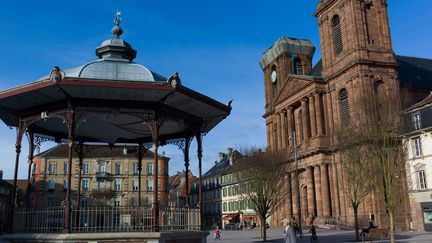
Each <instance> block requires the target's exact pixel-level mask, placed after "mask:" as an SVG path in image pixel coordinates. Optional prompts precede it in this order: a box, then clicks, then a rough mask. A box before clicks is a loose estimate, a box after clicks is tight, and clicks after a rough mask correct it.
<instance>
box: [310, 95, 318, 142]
mask: <svg viewBox="0 0 432 243" xmlns="http://www.w3.org/2000/svg"><path fill="white" fill-rule="evenodd" d="M308 100H309V118H310V126H311V133H312V134H311V136H312V137H315V136H316V135H317V123H316V120H317V119H316V113H315V102H314V97H313V96H312V95H311V96H309V97H308Z"/></svg>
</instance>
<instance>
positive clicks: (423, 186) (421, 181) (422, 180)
mask: <svg viewBox="0 0 432 243" xmlns="http://www.w3.org/2000/svg"><path fill="white" fill-rule="evenodd" d="M417 176H418V183H419V189H420V190H423V189H426V177H425V172H424V170H420V171H418V172H417Z"/></svg>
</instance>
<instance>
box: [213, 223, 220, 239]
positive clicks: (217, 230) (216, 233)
mask: <svg viewBox="0 0 432 243" xmlns="http://www.w3.org/2000/svg"><path fill="white" fill-rule="evenodd" d="M214 238H215V240H220V230H219V226H216V231H215V234H214Z"/></svg>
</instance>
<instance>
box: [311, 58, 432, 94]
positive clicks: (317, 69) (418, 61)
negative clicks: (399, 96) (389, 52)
mask: <svg viewBox="0 0 432 243" xmlns="http://www.w3.org/2000/svg"><path fill="white" fill-rule="evenodd" d="M396 61H397V63H398V65H399V68H398V76H399V82H400V85H401V86H402V87H409V88H421V89H432V59H427V58H419V57H408V56H399V55H396ZM321 72H322V59H321V60H320V61H319V62H318V63H317V64H316V65H315V66H314V67H313V69H312V72H311V74H310V76H315V77H322V75H321Z"/></svg>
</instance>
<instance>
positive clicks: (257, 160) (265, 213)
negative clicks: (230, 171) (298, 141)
mask: <svg viewBox="0 0 432 243" xmlns="http://www.w3.org/2000/svg"><path fill="white" fill-rule="evenodd" d="M287 161H288V157H287V155H286V153H282V152H261V151H257V150H252V151H251V152H250V153H246V157H245V158H243V159H242V160H241V161H239V163H243V165H244V170H243V171H242V181H243V183H246V185H247V190H246V197H247V198H248V199H249V200H250V202H251V207H252V209H253V210H254V211H255V212H256V213H257V216H258V217H259V219H260V224H261V237H262V239H263V241H266V240H267V233H266V221H267V219H268V218H269V217H270V216H271V215H272V214H273V213H274V212H275V211H276V210H277V209H278V208H279V207H280V206H281V205H282V204H283V203H284V200H285V197H286V194H287V193H288V188H289V187H288V186H286V183H289V182H286V181H284V179H285V176H286V173H287V171H288V165H287Z"/></svg>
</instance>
